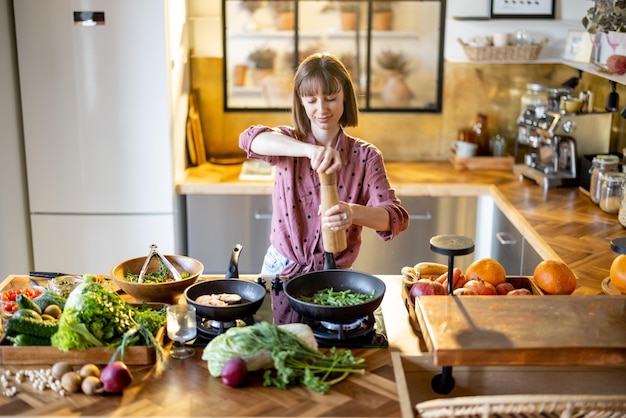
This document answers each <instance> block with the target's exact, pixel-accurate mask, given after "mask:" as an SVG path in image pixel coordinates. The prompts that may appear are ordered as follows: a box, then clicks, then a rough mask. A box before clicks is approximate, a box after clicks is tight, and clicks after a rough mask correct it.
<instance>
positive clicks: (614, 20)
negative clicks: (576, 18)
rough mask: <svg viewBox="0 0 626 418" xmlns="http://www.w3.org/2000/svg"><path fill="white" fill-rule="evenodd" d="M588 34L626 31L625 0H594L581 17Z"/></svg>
mask: <svg viewBox="0 0 626 418" xmlns="http://www.w3.org/2000/svg"><path fill="white" fill-rule="evenodd" d="M582 23H583V26H584V27H585V29H587V32H589V33H590V34H592V35H593V34H596V33H597V32H604V33H609V32H626V0H594V5H593V7H590V8H589V9H587V14H586V15H585V17H583V19H582Z"/></svg>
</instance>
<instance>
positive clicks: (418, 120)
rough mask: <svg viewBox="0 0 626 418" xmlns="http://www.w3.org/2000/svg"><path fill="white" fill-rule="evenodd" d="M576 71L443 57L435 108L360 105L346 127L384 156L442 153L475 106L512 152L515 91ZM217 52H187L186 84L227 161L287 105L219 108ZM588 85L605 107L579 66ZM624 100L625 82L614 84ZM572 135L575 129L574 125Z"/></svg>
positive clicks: (619, 142) (287, 119)
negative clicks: (248, 133) (253, 128)
mask: <svg viewBox="0 0 626 418" xmlns="http://www.w3.org/2000/svg"><path fill="white" fill-rule="evenodd" d="M577 75H578V72H577V70H574V69H572V68H570V67H567V66H565V65H562V64H541V63H538V64H517V63H513V64H493V63H489V64H488V63H457V62H446V64H445V67H444V92H443V109H442V113H427V114H421V113H392V112H390V113H367V112H362V113H361V118H360V123H359V126H358V127H357V128H349V130H348V131H349V133H351V134H352V135H355V136H357V137H361V138H363V139H365V140H367V141H369V142H372V143H373V144H375V145H376V146H377V147H379V148H380V149H381V151H382V152H383V155H384V156H385V159H386V160H387V161H437V160H447V159H448V156H449V147H450V142H451V141H452V140H454V139H455V138H456V132H457V131H458V130H459V129H463V128H467V127H470V126H471V123H472V121H473V120H474V117H475V115H476V114H477V113H479V112H480V113H484V114H486V115H487V116H488V128H489V134H490V135H492V136H493V135H495V134H500V135H502V136H504V137H505V138H506V139H507V140H508V142H509V150H510V151H511V152H512V149H513V144H514V139H515V136H516V135H517V125H516V123H517V122H516V120H517V116H518V115H519V112H520V98H521V95H522V94H523V93H524V92H525V91H526V84H527V83H541V84H547V85H551V86H555V87H557V86H560V85H561V83H563V82H564V81H565V80H567V79H569V78H571V77H575V76H577ZM222 79H223V77H222V60H221V59H220V58H209V57H206V58H205V57H200V58H192V59H191V82H192V88H193V89H195V90H196V92H197V93H198V98H199V104H200V114H201V118H202V122H203V133H204V137H205V142H206V149H207V153H208V154H209V157H212V158H216V159H224V160H226V161H232V159H233V158H235V159H237V158H239V157H240V158H244V157H245V156H244V154H243V152H242V151H241V150H240V149H239V147H238V144H237V139H238V137H239V133H240V132H241V131H243V130H244V129H246V128H247V127H248V126H250V125H252V124H257V123H260V124H265V125H270V126H275V125H279V124H288V125H290V124H291V114H290V113H289V112H278V113H277V112H247V111H246V112H224V110H223V98H222V94H223V86H222V83H221V81H220V80H222ZM587 89H591V90H592V91H594V93H595V96H596V100H595V107H596V109H597V110H599V111H604V103H605V101H606V96H607V95H608V93H609V92H610V90H611V88H610V84H609V82H608V81H607V80H605V79H603V78H600V77H597V76H593V75H590V74H586V73H585V74H583V76H582V78H581V80H580V82H579V85H578V87H577V88H576V91H575V93H576V94H578V91H580V90H587ZM618 93H619V94H620V95H621V96H622V97H623V103H624V104H626V87H625V86H621V85H620V86H618ZM613 120H614V122H613V139H612V143H611V144H612V145H611V151H621V150H622V147H624V146H626V139H625V138H624V136H625V135H624V132H626V126H625V124H624V122H625V120H624V119H623V118H621V117H619V115H616V117H614V118H613ZM573 136H574V138H575V137H576V134H575V133H574V135H573Z"/></svg>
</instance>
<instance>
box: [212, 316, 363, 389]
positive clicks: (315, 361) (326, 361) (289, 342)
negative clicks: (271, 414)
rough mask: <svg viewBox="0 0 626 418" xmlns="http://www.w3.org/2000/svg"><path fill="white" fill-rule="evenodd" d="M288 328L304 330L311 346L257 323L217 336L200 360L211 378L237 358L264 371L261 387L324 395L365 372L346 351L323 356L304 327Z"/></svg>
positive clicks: (266, 325)
mask: <svg viewBox="0 0 626 418" xmlns="http://www.w3.org/2000/svg"><path fill="white" fill-rule="evenodd" d="M289 325H302V327H306V329H307V330H308V334H309V336H310V338H312V339H313V343H314V344H315V345H314V346H311V345H310V344H311V343H308V344H307V342H305V340H308V336H305V335H303V336H302V337H299V336H298V335H296V334H295V333H293V332H291V331H288V330H286V329H284V328H283V327H285V326H284V325H279V326H277V325H272V324H270V323H268V322H265V321H261V322H257V323H256V324H254V325H249V326H247V327H233V328H230V329H229V330H228V331H226V332H225V333H224V334H220V335H218V336H217V337H215V338H214V339H213V340H211V342H210V343H209V344H208V345H207V346H206V348H205V349H204V352H203V354H202V359H203V360H206V361H207V362H208V367H209V372H210V373H211V376H220V374H221V370H222V367H223V365H224V364H225V363H226V362H227V361H228V360H229V359H231V358H232V357H241V358H242V359H244V361H245V362H246V366H247V369H248V370H250V371H252V370H260V369H264V368H265V369H267V370H266V371H265V374H264V382H263V384H264V386H272V385H273V386H276V387H279V388H285V387H287V386H289V385H296V384H302V385H305V386H307V387H309V388H310V389H312V390H315V391H316V392H318V393H320V394H325V393H327V392H328V391H329V390H330V388H331V386H332V385H334V384H336V383H338V382H340V381H342V380H343V379H345V378H346V377H348V376H349V375H350V374H351V373H356V374H363V373H365V370H364V369H365V367H366V365H365V361H364V360H363V359H359V358H355V357H354V356H353V355H352V352H351V351H350V350H336V349H330V350H329V353H328V354H327V355H326V354H324V353H322V352H320V351H318V350H317V349H316V348H314V347H317V343H316V342H315V338H314V336H313V333H312V332H311V329H310V328H309V327H308V325H303V324H289ZM300 333H301V334H304V332H300Z"/></svg>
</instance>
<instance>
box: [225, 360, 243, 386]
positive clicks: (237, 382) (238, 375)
mask: <svg viewBox="0 0 626 418" xmlns="http://www.w3.org/2000/svg"><path fill="white" fill-rule="evenodd" d="M221 375H222V382H223V383H224V384H225V385H227V386H231V387H237V386H241V385H242V384H243V383H244V382H245V381H246V377H247V376H248V369H247V368H246V362H245V361H244V360H243V359H242V358H241V357H232V358H230V359H228V360H227V361H226V363H224V366H223V367H222V373H221Z"/></svg>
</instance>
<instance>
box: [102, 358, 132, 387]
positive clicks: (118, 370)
mask: <svg viewBox="0 0 626 418" xmlns="http://www.w3.org/2000/svg"><path fill="white" fill-rule="evenodd" d="M100 381H101V382H102V385H103V387H104V391H105V392H109V393H117V392H121V391H123V390H124V389H125V388H126V387H127V386H128V385H130V383H131V382H132V381H133V375H132V374H131V373H130V370H129V369H128V367H127V366H126V364H124V363H123V362H121V361H114V362H112V363H109V364H108V365H107V366H106V367H105V368H104V369H102V371H101V372H100Z"/></svg>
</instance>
